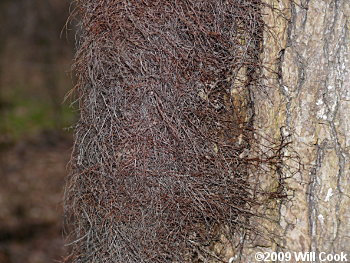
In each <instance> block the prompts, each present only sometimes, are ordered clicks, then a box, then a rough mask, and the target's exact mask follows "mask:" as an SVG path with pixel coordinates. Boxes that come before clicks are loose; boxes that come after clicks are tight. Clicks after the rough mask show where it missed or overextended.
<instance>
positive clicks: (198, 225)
mask: <svg viewBox="0 0 350 263" xmlns="http://www.w3.org/2000/svg"><path fill="white" fill-rule="evenodd" d="M76 5H77V10H78V12H79V17H80V19H81V32H80V34H81V35H80V40H79V42H78V51H77V54H76V60H75V71H76V74H77V79H78V82H77V86H76V88H75V95H76V96H77V101H78V103H79V109H80V120H79V122H78V123H77V125H76V132H75V146H74V150H73V154H72V160H71V173H70V175H69V177H68V179H67V187H66V200H65V202H66V203H65V208H66V216H67V221H68V229H69V230H70V235H69V241H68V243H70V246H71V254H70V255H69V256H67V259H66V261H67V262H74V263H88V262H89V263H100V262H106V263H107V262H108V263H136V262H144V263H168V262H169V263H171V262H222V261H221V260H223V257H222V255H220V254H217V253H216V252H215V251H213V250H212V249H211V248H212V247H213V244H214V243H215V242H218V237H219V235H224V236H225V237H226V238H227V240H229V242H231V243H232V245H236V243H235V242H236V241H237V240H238V241H242V240H243V236H244V237H249V236H252V235H253V234H256V232H258V230H257V228H256V227H255V226H254V225H253V224H252V223H251V221H252V220H251V218H252V217H254V215H256V213H257V212H256V211H262V210H261V209H260V210H259V209H258V208H259V207H260V206H261V205H262V204H261V200H264V197H265V196H268V197H269V198H271V197H273V198H275V197H276V198H279V197H280V196H281V194H282V192H281V191H279V192H278V193H274V194H273V195H272V194H271V195H269V194H268V193H267V192H264V191H262V189H261V187H260V183H259V174H261V172H263V170H264V169H263V168H262V166H266V165H276V167H277V166H278V163H279V157H280V154H275V153H276V152H274V150H277V153H278V150H279V149H280V146H277V147H276V149H273V148H272V149H271V151H270V152H265V153H263V152H261V153H259V152H257V151H258V150H257V149H259V147H253V144H254V141H256V138H257V136H256V133H255V132H254V130H253V128H252V123H253V121H254V105H253V104H252V101H251V99H250V97H249V96H250V95H249V94H250V91H251V90H252V89H263V88H264V87H263V86H262V84H261V81H260V80H261V72H260V71H261V65H260V64H261V63H260V58H259V57H260V54H261V50H262V34H263V28H264V25H263V22H262V17H261V9H262V3H261V1H260V0H225V1H224V0H204V1H197V0H158V1H156V0H78V1H76ZM235 94H240V95H239V96H238V95H235ZM237 96H238V97H239V98H241V99H237ZM242 98H243V99H242ZM242 112H243V113H242ZM253 153H254V154H253ZM252 155H253V156H255V157H254V158H252V157H250V156H252ZM277 168H278V167H277ZM252 171H254V172H252ZM259 171H260V172H259ZM259 213H260V212H259ZM242 233H244V235H243V234H242ZM209 260H211V261H209Z"/></svg>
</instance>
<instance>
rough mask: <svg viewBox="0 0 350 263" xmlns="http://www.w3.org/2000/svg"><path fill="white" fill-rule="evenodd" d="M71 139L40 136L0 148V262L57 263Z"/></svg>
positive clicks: (63, 136) (62, 245) (52, 134)
mask: <svg viewBox="0 0 350 263" xmlns="http://www.w3.org/2000/svg"><path fill="white" fill-rule="evenodd" d="M71 148H72V139H71V136H70V135H59V134H56V133H50V132H48V133H45V132H44V133H41V134H40V135H38V136H36V137H35V138H31V139H27V140H22V141H20V142H18V143H16V144H13V145H7V146H2V147H1V148H0V263H24V262H26V263H49V262H59V261H60V260H61V259H62V257H63V256H64V254H65V247H64V244H63V220H64V219H63V208H62V199H63V189H64V183H65V181H64V180H65V176H66V175H67V164H68V161H69V158H70V152H71Z"/></svg>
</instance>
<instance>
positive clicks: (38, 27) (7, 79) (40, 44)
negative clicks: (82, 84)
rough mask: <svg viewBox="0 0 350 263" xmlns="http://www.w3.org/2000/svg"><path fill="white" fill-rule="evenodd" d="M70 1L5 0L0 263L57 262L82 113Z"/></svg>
mask: <svg viewBox="0 0 350 263" xmlns="http://www.w3.org/2000/svg"><path fill="white" fill-rule="evenodd" d="M72 9H73V7H72V6H71V1H69V0H0V263H26V262H28V263H39V262H45V263H47V262H58V261H60V260H61V259H62V257H63V256H64V254H65V251H64V250H65V247H64V245H63V226H62V223H63V215H62V214H63V211H62V196H63V187H64V178H65V176H66V174H67V163H68V161H69V157H70V151H71V148H72V129H71V126H72V125H73V124H74V122H75V121H76V118H77V112H76V111H75V110H74V109H73V108H72V107H70V103H71V100H70V99H68V100H67V101H66V102H63V100H64V97H65V95H66V94H67V92H68V91H69V90H70V89H71V88H72V87H73V82H74V80H73V77H72V73H71V63H72V59H73V54H74V43H75V40H74V39H75V25H74V24H75V21H70V22H69V23H66V22H67V19H68V17H69V14H70V13H71V12H72Z"/></svg>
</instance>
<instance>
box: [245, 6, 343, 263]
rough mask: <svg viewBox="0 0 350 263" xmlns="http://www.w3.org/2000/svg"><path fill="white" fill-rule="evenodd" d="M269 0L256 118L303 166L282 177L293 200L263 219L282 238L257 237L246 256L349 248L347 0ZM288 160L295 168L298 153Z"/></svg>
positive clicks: (266, 132) (264, 131) (335, 251)
mask: <svg viewBox="0 0 350 263" xmlns="http://www.w3.org/2000/svg"><path fill="white" fill-rule="evenodd" d="M266 2H268V3H269V4H272V5H273V6H274V7H275V10H274V11H271V9H267V10H266V12H265V13H266V16H265V22H266V23H267V25H269V26H270V27H271V28H272V29H271V31H269V32H266V34H265V40H264V50H265V51H264V54H263V60H264V63H265V65H266V66H267V67H268V68H269V69H270V70H269V71H267V70H266V72H265V75H266V76H267V77H268V78H267V79H268V81H267V85H268V86H269V88H268V89H267V95H264V94H259V93H258V92H255V94H254V97H255V99H254V100H255V111H256V117H255V120H256V121H255V125H256V127H257V128H258V129H259V130H260V132H262V133H264V134H266V135H268V136H271V137H273V138H275V139H278V138H285V139H287V137H288V138H289V140H290V141H291V147H290V149H292V150H293V151H294V152H296V153H297V154H298V157H299V161H300V163H301V164H302V165H303V166H302V167H301V169H300V171H299V172H298V173H297V174H295V175H294V176H293V177H292V178H289V179H286V180H285V183H286V185H287V187H288V189H289V193H290V194H291V195H290V197H291V199H290V201H287V202H283V203H282V204H279V206H278V210H279V212H278V215H276V219H277V220H278V221H279V228H275V227H274V226H273V225H267V228H269V229H270V230H271V228H274V229H275V232H276V233H277V234H279V235H281V239H280V240H279V241H277V242H274V244H271V243H270V244H266V242H265V244H263V243H261V242H260V243H259V241H257V242H256V244H255V246H256V247H255V248H253V249H252V250H251V251H248V250H247V251H246V252H245V256H247V258H250V260H252V261H254V254H255V253H256V252H257V251H259V250H258V247H262V246H266V245H267V246H268V247H269V248H268V249H267V250H266V248H264V249H263V250H264V251H284V252H287V251H289V252H292V253H294V252H307V251H312V252H316V253H321V252H326V253H332V254H334V253H340V252H344V253H349V252H350V242H349V241H350V237H349V233H350V224H349V219H350V218H349V216H350V211H349V209H348V207H349V203H350V202H349V201H350V200H349V195H348V193H349V177H350V173H349V165H350V162H349V158H350V152H349V149H350V148H349V146H350V136H349V134H348V133H349V132H350V124H349V123H350V114H349V113H350V73H349V72H350V70H349V68H350V60H349V47H350V38H349V26H350V21H349V17H350V2H349V1H348V0H321V1H320V0H305V1H300V0H297V1H291V0H267V1H266ZM271 69H272V71H274V72H273V73H271ZM276 76H277V77H276ZM290 154H291V151H285V155H290ZM286 165H289V166H290V167H295V165H296V164H295V159H294V160H293V158H292V159H290V161H287V162H286ZM316 255H317V254H316ZM293 260H295V258H293V257H292V261H293ZM319 261H320V260H319V258H318V256H316V262H319Z"/></svg>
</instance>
